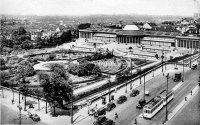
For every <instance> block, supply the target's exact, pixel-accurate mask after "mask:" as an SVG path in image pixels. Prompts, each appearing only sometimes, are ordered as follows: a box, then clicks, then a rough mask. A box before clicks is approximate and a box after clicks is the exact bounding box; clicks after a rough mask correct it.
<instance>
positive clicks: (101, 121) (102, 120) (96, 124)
mask: <svg viewBox="0 0 200 125" xmlns="http://www.w3.org/2000/svg"><path fill="white" fill-rule="evenodd" d="M106 120H107V118H106V117H105V116H100V117H98V118H97V119H96V121H95V122H94V123H93V124H94V125H101V124H102V123H103V122H105V121H106Z"/></svg>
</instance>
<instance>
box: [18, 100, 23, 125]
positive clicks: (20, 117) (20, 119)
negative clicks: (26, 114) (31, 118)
mask: <svg viewBox="0 0 200 125" xmlns="http://www.w3.org/2000/svg"><path fill="white" fill-rule="evenodd" d="M17 107H18V108H19V124H20V125H21V124H22V116H21V110H22V107H21V106H20V104H19V105H18V106H17Z"/></svg>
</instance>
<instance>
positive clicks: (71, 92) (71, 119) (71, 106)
mask: <svg viewBox="0 0 200 125" xmlns="http://www.w3.org/2000/svg"><path fill="white" fill-rule="evenodd" d="M71 93H72V95H71V124H73V107H74V106H73V105H74V104H73V87H72V90H71Z"/></svg>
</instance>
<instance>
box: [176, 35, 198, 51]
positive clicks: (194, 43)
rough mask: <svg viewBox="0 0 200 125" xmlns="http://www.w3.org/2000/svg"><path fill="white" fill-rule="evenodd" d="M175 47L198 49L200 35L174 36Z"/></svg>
mask: <svg viewBox="0 0 200 125" xmlns="http://www.w3.org/2000/svg"><path fill="white" fill-rule="evenodd" d="M176 39H177V42H176V47H178V48H187V49H198V48H199V47H200V37H196V36H176Z"/></svg>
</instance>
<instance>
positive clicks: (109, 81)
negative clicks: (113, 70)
mask: <svg viewBox="0 0 200 125" xmlns="http://www.w3.org/2000/svg"><path fill="white" fill-rule="evenodd" d="M108 84H109V92H108V98H109V102H110V101H111V100H110V86H111V80H110V79H109V80H108Z"/></svg>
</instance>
